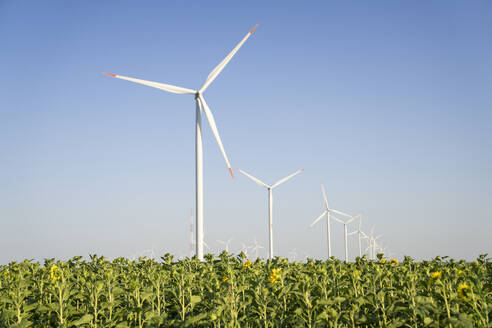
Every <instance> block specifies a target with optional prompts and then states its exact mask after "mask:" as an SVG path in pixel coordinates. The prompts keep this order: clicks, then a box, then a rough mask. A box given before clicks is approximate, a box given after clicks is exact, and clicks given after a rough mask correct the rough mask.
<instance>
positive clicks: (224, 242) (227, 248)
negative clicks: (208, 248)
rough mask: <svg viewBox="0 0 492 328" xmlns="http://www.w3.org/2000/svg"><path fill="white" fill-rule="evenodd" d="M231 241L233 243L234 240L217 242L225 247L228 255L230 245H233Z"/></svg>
mask: <svg viewBox="0 0 492 328" xmlns="http://www.w3.org/2000/svg"><path fill="white" fill-rule="evenodd" d="M231 241H232V238H229V239H227V241H223V240H217V242H218V243H219V244H222V245H224V246H225V251H226V252H227V253H229V244H230V243H231Z"/></svg>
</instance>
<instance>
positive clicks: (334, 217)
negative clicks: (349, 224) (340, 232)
mask: <svg viewBox="0 0 492 328" xmlns="http://www.w3.org/2000/svg"><path fill="white" fill-rule="evenodd" d="M331 218H332V219H335V221H338V222H340V223H342V224H345V222H343V221H342V220H340V219H339V218H337V217H336V216H333V215H332V216H331Z"/></svg>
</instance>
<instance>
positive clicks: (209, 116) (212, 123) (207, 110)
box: [198, 95, 234, 178]
mask: <svg viewBox="0 0 492 328" xmlns="http://www.w3.org/2000/svg"><path fill="white" fill-rule="evenodd" d="M198 99H199V102H200V103H201V104H202V105H203V111H204V112H205V116H207V120H208V124H209V125H210V128H211V129H212V132H213V134H214V136H215V140H217V143H218V144H219V148H220V151H221V152H222V156H224V159H225V161H226V164H227V167H228V168H229V172H230V173H231V176H232V177H233V178H234V173H232V169H231V164H230V163H229V159H228V158H227V155H226V153H225V150H224V146H222V140H220V135H219V131H218V130H217V126H216V125H215V120H214V116H213V115H212V112H211V111H210V108H208V105H207V103H206V102H205V99H203V97H202V95H199V97H198Z"/></svg>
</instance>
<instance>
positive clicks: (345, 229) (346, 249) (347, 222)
mask: <svg viewBox="0 0 492 328" xmlns="http://www.w3.org/2000/svg"><path fill="white" fill-rule="evenodd" d="M333 218H334V219H335V221H337V222H340V223H342V224H343V231H344V234H345V262H348V244H347V224H349V223H350V222H352V221H353V220H355V216H352V218H350V219H348V220H347V221H342V220H340V219H339V218H337V217H336V216H333Z"/></svg>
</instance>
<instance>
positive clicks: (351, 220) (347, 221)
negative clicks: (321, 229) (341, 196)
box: [346, 216, 355, 224]
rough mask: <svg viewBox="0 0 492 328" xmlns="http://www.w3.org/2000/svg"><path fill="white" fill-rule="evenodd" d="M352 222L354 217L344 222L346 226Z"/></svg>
mask: <svg viewBox="0 0 492 328" xmlns="http://www.w3.org/2000/svg"><path fill="white" fill-rule="evenodd" d="M354 220H355V216H352V218H351V219H350V220H348V221H347V222H346V224H349V223H350V222H352V221H354Z"/></svg>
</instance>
